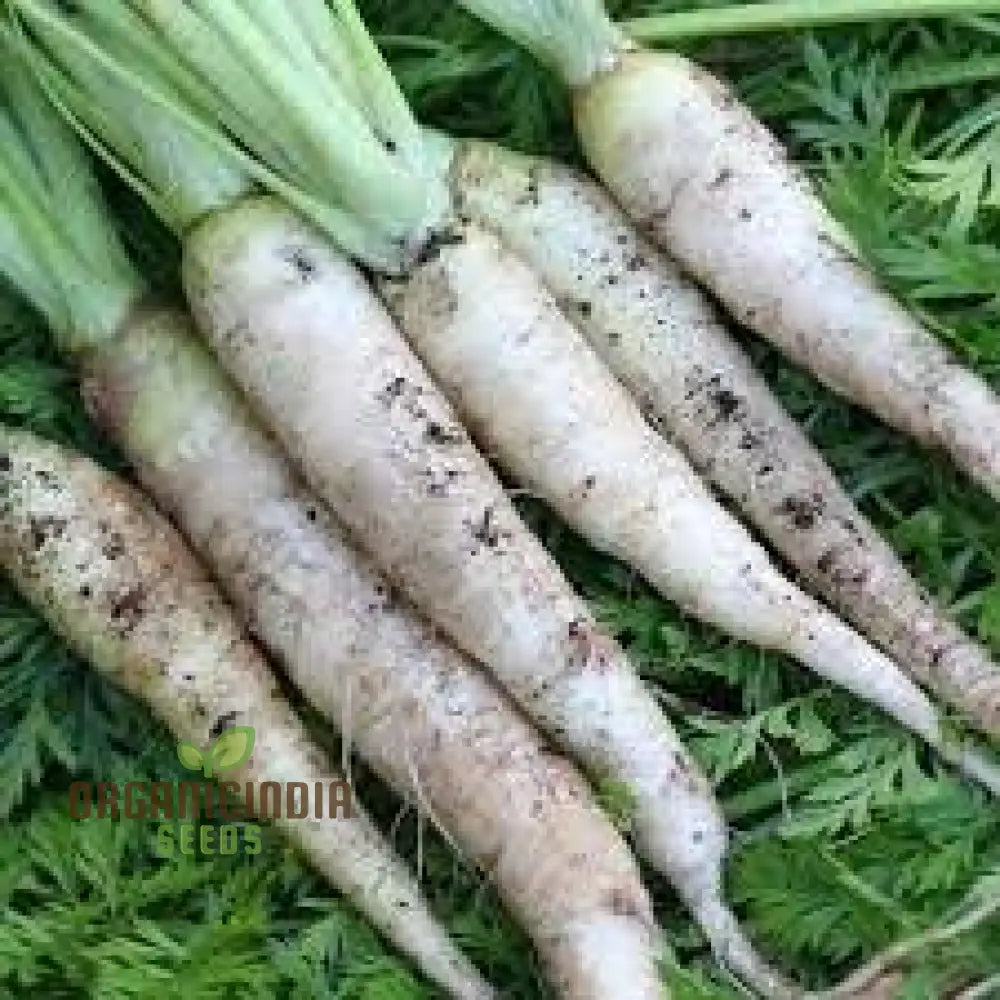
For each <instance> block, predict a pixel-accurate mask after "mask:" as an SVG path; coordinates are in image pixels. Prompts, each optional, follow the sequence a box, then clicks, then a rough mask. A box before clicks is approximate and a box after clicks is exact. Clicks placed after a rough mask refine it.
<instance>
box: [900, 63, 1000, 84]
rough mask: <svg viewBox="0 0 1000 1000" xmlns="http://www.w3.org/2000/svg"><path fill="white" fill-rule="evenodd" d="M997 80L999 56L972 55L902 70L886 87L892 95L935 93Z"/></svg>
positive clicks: (999, 66)
mask: <svg viewBox="0 0 1000 1000" xmlns="http://www.w3.org/2000/svg"><path fill="white" fill-rule="evenodd" d="M997 77H1000V56H976V57H975V58H972V59H959V60H956V61H955V62H942V63H941V64H940V65H938V66H933V65H931V66H927V67H923V68H914V69H903V70H900V71H899V72H897V73H896V74H894V75H893V77H892V79H891V83H890V86H891V88H892V90H893V91H894V92H898V93H906V92H913V91H917V90H938V89H940V88H945V87H963V86H968V85H970V84H974V83H982V82H983V81H984V80H995V79H996V78H997Z"/></svg>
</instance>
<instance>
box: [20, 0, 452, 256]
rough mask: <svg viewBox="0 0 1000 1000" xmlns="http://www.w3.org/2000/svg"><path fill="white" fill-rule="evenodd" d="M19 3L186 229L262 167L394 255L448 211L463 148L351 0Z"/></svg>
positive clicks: (351, 243)
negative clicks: (456, 148) (453, 159)
mask: <svg viewBox="0 0 1000 1000" xmlns="http://www.w3.org/2000/svg"><path fill="white" fill-rule="evenodd" d="M11 3H12V5H13V8H14V10H15V12H16V14H17V17H18V21H19V23H20V24H21V25H22V27H23V29H24V34H25V36H26V37H27V38H28V39H29V40H30V42H31V45H30V47H29V48H30V51H31V53H32V60H33V62H34V64H35V65H36V67H37V70H38V73H39V76H40V78H41V79H42V80H43V82H44V83H45V86H46V88H47V89H48V90H49V92H50V94H52V95H54V97H55V99H56V100H57V101H58V102H59V103H60V105H61V106H62V107H63V108H64V110H65V111H66V112H67V114H69V115H70V116H71V118H72V119H73V120H74V121H75V122H76V123H77V125H78V126H79V127H80V128H81V129H82V130H83V131H84V132H86V133H87V134H89V135H90V136H91V138H92V139H93V140H94V141H95V143H97V144H99V145H100V146H101V148H103V149H104V150H105V151H106V152H107V153H108V154H109V155H110V156H111V157H112V158H113V159H114V161H115V162H116V163H117V165H118V166H119V169H120V170H122V172H123V173H124V174H125V175H126V176H127V178H128V179H129V180H130V181H131V182H132V183H133V184H134V185H135V186H136V187H137V188H138V189H139V190H140V191H141V193H143V195H144V196H145V197H146V198H147V200H149V202H150V204H151V205H152V206H153V207H154V209H155V210H157V211H158V212H159V214H160V215H161V216H162V217H163V218H164V219H165V221H166V222H167V223H168V225H170V226H172V228H174V229H175V231H178V232H180V233H183V232H184V231H185V230H186V229H187V228H188V227H189V226H190V225H191V224H192V223H193V222H194V221H196V219H197V218H198V217H199V215H203V214H205V213H206V212H208V211H211V210H213V209H214V208H217V207H220V206H221V205H222V204H225V203H226V202H227V201H228V200H232V198H234V197H238V196H239V195H240V194H241V193H242V192H243V191H244V190H245V189H246V188H247V186H248V183H249V182H250V181H251V180H252V181H255V182H259V183H261V184H263V185H265V186H267V187H268V188H270V189H271V190H273V191H275V192H276V193H277V194H279V195H281V196H282V197H284V198H285V199H286V200H287V201H289V202H290V203H291V204H292V205H293V206H294V207H296V208H298V209H299V210H300V211H302V212H303V213H304V214H306V215H307V216H309V217H310V218H311V219H313V221H315V222H317V223H318V224H319V225H320V226H321V227H322V228H324V229H325V230H326V231H327V232H328V233H329V234H330V235H331V236H332V237H333V239H334V240H335V241H336V242H337V243H339V244H340V246H341V247H342V248H343V249H345V250H346V251H347V252H349V253H351V254H353V255H354V256H357V257H360V258H361V259H363V260H364V261H365V262H367V263H369V264H372V265H373V266H376V267H380V268H383V269H389V270H391V269H394V268H396V267H399V266H403V265H404V264H405V261H406V260H407V258H408V256H409V255H411V254H412V253H414V252H415V251H416V250H417V249H419V247H421V246H422V245H423V243H424V242H425V241H426V239H427V237H428V236H429V235H430V233H431V232H432V231H433V230H434V229H435V228H436V227H437V226H438V225H440V224H441V223H442V222H443V220H444V219H445V218H446V216H447V212H448V207H449V196H448V186H447V183H446V173H447V162H448V159H447V158H448V152H447V149H446V147H445V146H444V145H443V144H442V142H441V141H440V140H437V139H434V138H433V137H432V136H430V135H429V134H428V133H426V132H424V131H423V130H422V129H421V128H420V127H419V126H418V124H417V122H416V121H415V119H414V118H413V115H412V114H411V112H410V109H409V107H408V105H407V103H406V101H405V99H404V97H403V95H402V94H401V92H400V91H399V89H398V87H397V85H396V82H395V80H394V79H393V77H392V75H391V74H390V72H389V70H388V69H387V67H386V66H385V64H384V63H383V61H382V58H381V55H380V54H379V52H378V49H377V48H376V46H375V45H374V43H373V42H372V40H371V39H370V37H369V36H368V34H367V32H366V30H365V28H364V25H363V24H362V22H361V19H360V17H359V15H358V13H357V11H356V10H355V8H354V7H353V5H352V4H351V3H350V2H349V0H331V4H330V6H327V4H326V3H325V2H324V0H294V2H284V0H254V2H252V3H246V2H244V0H79V2H77V3H75V4H74V5H73V10H72V11H71V12H67V11H66V10H65V9H64V7H63V6H62V5H60V4H58V2H57V0H11Z"/></svg>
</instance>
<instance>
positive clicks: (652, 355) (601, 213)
mask: <svg viewBox="0 0 1000 1000" xmlns="http://www.w3.org/2000/svg"><path fill="white" fill-rule="evenodd" d="M452 178H453V187H454V190H455V194H456V200H457V203H458V205H459V207H460V210H461V211H464V212H467V213H468V214H469V215H471V216H474V217H476V218H477V219H478V220H479V221H481V222H482V223H483V224H485V225H487V226H489V227H491V228H493V229H494V230H495V231H496V232H497V233H498V234H499V235H500V236H501V238H502V239H503V240H504V242H505V243H506V244H507V245H509V246H510V247H511V248H512V249H514V250H515V251H516V252H517V253H518V254H519V255H520V256H521V257H522V258H523V259H524V260H525V261H526V262H527V263H528V264H530V265H531V267H532V268H533V269H534V270H535V271H536V273H538V274H539V275H540V276H541V277H542V278H543V279H544V281H545V282H546V284H547V285H548V286H549V288H550V289H551V290H552V292H553V293H554V294H555V296H556V297H557V300H558V302H559V306H560V308H561V309H562V311H563V312H564V313H565V314H566V315H567V316H569V317H570V318H571V319H572V320H573V323H574V324H575V325H576V326H577V327H578V329H580V330H581V331H582V332H583V333H584V334H585V335H586V337H587V339H588V342H589V343H590V345H591V346H592V347H593V349H594V350H595V351H596V352H597V353H598V354H599V355H600V357H601V358H602V360H603V361H604V362H605V363H606V364H607V365H608V366H609V367H610V368H611V370H612V371H613V372H614V373H615V374H616V375H617V376H618V377H619V378H620V379H621V380H622V382H623V383H624V384H625V386H626V387H627V388H628V389H629V391H630V392H631V394H632V395H633V397H634V398H635V399H636V401H637V402H638V403H639V405H640V407H641V409H642V411H643V413H644V415H645V416H646V417H647V419H648V420H649V421H650V422H651V423H652V424H653V426H654V427H656V428H657V429H659V430H660V431H661V432H662V433H663V434H664V435H665V436H667V437H668V438H669V439H671V440H673V441H676V443H677V444H678V445H680V447H681V448H683V450H684V451H685V453H686V454H687V456H688V457H689V458H690V460H691V462H692V464H693V465H694V466H695V468H696V469H697V470H698V471H699V472H700V473H701V474H702V475H703V476H704V477H705V478H706V479H708V480H710V481H711V482H712V483H714V484H715V485H716V486H717V487H719V489H721V490H722V491H723V492H724V493H725V494H726V495H727V496H729V497H730V498H731V499H732V500H734V501H735V502H736V503H737V504H738V505H739V507H740V508H741V509H742V511H743V512H744V513H745V514H746V516H747V517H748V519H749V520H750V521H751V522H752V523H753V524H754V525H756V527H757V528H758V529H759V530H760V531H761V532H762V533H763V534H764V535H765V536H766V537H767V539H768V540H769V541H770V542H771V544H772V545H774V547H775V548H776V549H777V550H778V551H780V552H781V553H782V554H783V555H784V556H785V558H786V559H788V560H789V562H790V563H792V564H793V565H794V566H795V567H796V569H797V570H798V571H799V573H800V574H801V575H802V577H803V579H804V580H806V581H807V582H808V583H809V584H810V585H811V586H812V588H813V589H814V590H815V591H816V592H817V593H819V594H820V595H821V596H822V597H824V598H825V599H827V600H829V601H831V603H833V604H834V605H835V606H836V607H837V608H838V609H839V610H840V611H841V612H842V613H843V614H845V615H846V616H847V617H848V618H849V619H850V620H851V621H852V622H853V623H854V624H855V625H856V626H857V627H858V628H859V629H861V630H862V631H863V632H864V633H865V634H866V635H867V636H868V637H869V638H870V639H871V640H872V641H874V642H876V643H878V644H879V645H880V646H881V647H882V648H883V649H884V650H885V651H886V652H888V653H889V654H890V655H891V656H892V657H893V658H894V659H895V660H896V662H897V663H899V665H900V666H902V667H903V668H904V669H906V670H907V671H908V672H909V673H910V674H911V676H913V677H914V679H916V680H918V681H920V682H921V683H923V684H926V685H927V686H928V687H929V688H930V689H931V690H933V691H934V692H935V693H937V694H938V695H940V696H941V697H943V698H945V699H946V700H947V701H948V703H949V704H951V705H953V706H954V707H956V708H958V709H959V710H961V711H962V712H963V713H964V714H965V715H966V717H967V718H969V719H970V720H971V721H973V722H974V723H976V724H977V725H978V726H979V727H980V728H981V729H982V730H983V731H984V732H986V733H989V734H992V735H1000V671H998V670H997V668H996V665H995V664H994V662H993V660H992V658H991V656H990V654H989V652H988V651H987V650H986V649H985V648H984V647H983V646H982V645H981V644H980V643H977V642H975V641H973V640H972V639H971V638H969V637H968V636H967V635H965V634H964V633H963V632H962V630H961V629H960V628H959V626H958V625H957V624H956V623H955V622H954V621H953V620H951V619H950V618H949V617H948V616H947V614H946V613H945V612H944V611H943V610H942V609H940V608H938V607H937V606H935V604H934V602H933V601H932V600H931V598H930V597H929V596H928V595H927V594H926V593H925V592H924V591H923V590H922V588H920V586H919V585H918V584H917V583H916V581H915V580H914V579H913V578H912V577H911V576H910V574H909V573H908V572H907V570H906V568H905V566H903V564H902V562H901V561H900V560H899V558H898V556H897V555H896V554H895V553H894V552H893V550H892V548H891V547H890V546H889V545H888V544H887V543H886V542H885V540H884V539H883V538H882V537H881V536H880V535H879V533H878V532H877V531H876V530H875V528H874V527H873V526H872V525H871V524H870V523H869V522H868V521H867V519H866V518H865V517H864V515H863V514H862V513H861V512H860V511H859V510H858V509H857V507H856V505H855V504H854V503H853V502H852V500H851V499H850V497H849V496H848V495H847V493H846V492H845V490H844V489H843V488H842V486H841V485H840V483H839V482H838V480H837V478H836V476H835V475H834V473H833V471H832V470H831V469H830V468H829V466H828V465H827V464H826V462H825V460H824V459H823V457H822V455H821V454H820V453H819V451H818V450H817V449H816V448H815V447H814V446H813V445H812V443H811V442H810V441H809V440H808V438H807V437H806V436H805V434H804V433H803V432H802V430H801V428H800V427H799V426H798V425H797V424H796V423H795V421H794V420H793V419H792V418H791V417H790V416H789V415H788V414H787V412H786V411H785V410H784V408H783V407H782V406H781V404H780V402H779V401H778V400H777V398H776V397H775V396H774V394H773V393H772V392H771V390H770V388H769V387H768V385H767V383H766V382H765V380H764V379H763V378H762V377H761V376H760V374H759V373H757V371H756V370H755V369H754V368H753V365H752V363H751V361H750V359H749V358H748V357H747V356H746V354H745V352H744V351H743V349H742V348H741V347H740V346H739V344H738V343H737V342H736V341H735V340H734V339H733V337H732V336H731V335H730V334H729V332H728V331H727V330H726V329H725V328H724V326H723V325H722V322H721V321H720V318H719V316H718V314H717V313H716V311H715V309H714V307H713V306H712V305H711V304H710V303H709V302H708V300H707V299H706V298H705V296H704V294H703V293H702V292H701V290H700V289H698V288H697V287H696V286H695V285H694V284H692V283H691V282H690V281H689V280H688V279H687V278H686V277H684V276H683V275H682V274H681V272H680V270H679V268H678V267H677V265H676V264H675V263H674V262H673V261H672V260H670V259H669V258H668V257H666V256H665V255H664V254H663V253H662V251H660V250H659V249H658V248H656V247H655V246H653V245H652V243H651V242H650V241H649V240H648V239H646V238H645V237H643V236H642V235H641V234H640V233H639V232H638V230H637V229H636V228H635V226H634V225H633V224H632V223H631V221H630V220H629V218H628V217H627V216H626V215H625V214H624V212H623V211H622V210H621V209H620V208H619V207H618V206H617V205H616V204H615V203H614V202H613V200H612V199H611V197H610V196H609V195H608V194H607V193H606V192H605V191H604V189H603V188H601V187H600V186H599V185H597V184H596V183H594V182H592V181H591V180H589V179H588V178H587V177H584V176H583V175H581V174H579V173H578V172H576V171H574V170H572V169H571V168H569V167H566V166H564V165H562V164H558V163H555V162H553V161H550V160H545V159H541V158H535V157H528V156H523V155H521V154H517V153H513V152H510V151H508V150H505V149H503V148H501V147H499V146H497V145H495V144H492V143H484V142H460V143H457V144H456V154H455V160H454V166H453V170H452Z"/></svg>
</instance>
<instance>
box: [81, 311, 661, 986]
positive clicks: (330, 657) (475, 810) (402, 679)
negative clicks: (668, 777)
mask: <svg viewBox="0 0 1000 1000" xmlns="http://www.w3.org/2000/svg"><path fill="white" fill-rule="evenodd" d="M87 367H88V370H89V375H88V377H87V379H86V382H85V391H86V395H87V397H88V399H89V403H90V408H91V410H92V411H93V412H95V413H96V415H97V416H98V418H99V419H100V421H101V423H102V424H103V425H104V426H105V427H107V428H108V429H109V430H110V431H111V432H112V433H113V434H114V435H115V436H116V437H117V439H118V440H119V441H120V442H121V443H122V445H123V446H124V447H125V449H126V451H127V453H128V455H129V456H130V458H131V460H132V461H133V463H134V464H135V465H136V468H137V471H138V474H139V476H140V478H141V479H142V480H143V482H144V483H145V484H146V486H147V487H148V488H149V489H150V491H151V492H152V493H153V495H155V496H156V497H157V498H158V499H159V502H160V503H161V504H162V505H163V506H164V507H165V508H166V509H167V510H169V511H170V513H171V514H172V515H173V516H174V517H175V518H176V520H177V521H178V523H179V524H180V525H181V527H182V529H183V530H184V532H185V534H186V535H187V536H188V537H189V538H190V539H191V540H192V542H193V544H194V545H195V546H196V548H197V549H198V550H199V551H200V552H201V553H202V554H203V555H204V557H205V558H206V561H207V562H208V563H209V565H210V566H211V567H212V569H213V571H214V573H215V575H216V577H217V578H218V579H220V580H221V581H223V584H224V586H225V587H226V589H227V591H228V593H229V595H230V597H231V599H232V600H233V601H234V603H235V604H236V606H237V608H238V609H239V610H240V612H241V614H242V615H243V617H244V618H245V619H246V620H247V621H248V622H249V623H250V627H251V630H252V632H253V633H254V634H255V635H257V636H259V637H260V639H261V640H262V641H263V642H264V644H265V645H266V646H267V647H268V648H269V649H270V650H271V652H272V653H273V654H274V655H275V656H277V657H278V658H279V659H280V660H281V661H282V662H283V664H284V665H285V666H286V668H287V670H288V673H289V675H290V676H291V677H292V679H293V680H294V681H295V683H296V684H297V685H298V686H299V687H300V689H301V690H302V691H303V693H304V694H305V695H306V696H307V698H308V699H309V700H310V701H311V702H312V703H313V704H314V705H315V706H316V707H317V708H319V709H320V710H321V711H323V712H324V713H326V714H327V715H328V716H330V718H331V719H333V721H334V722H335V723H336V724H337V725H338V727H339V728H340V730H341V732H342V733H344V735H345V737H346V738H347V739H348V740H349V741H350V742H352V743H353V744H354V745H355V746H356V747H357V749H358V751H359V752H360V753H361V755H362V756H363V757H364V758H365V759H367V760H368V761H369V763H370V764H371V765H372V766H373V767H374V768H375V769H376V771H378V772H379V773H380V774H381V775H382V776H383V777H384V778H385V779H386V780H387V781H388V782H389V783H390V784H391V785H393V786H394V787H395V788H396V789H397V790H398V791H399V792H400V793H401V794H402V795H403V796H404V797H406V798H407V799H409V800H410V801H413V802H415V803H417V804H418V805H419V806H421V807H426V809H427V810H428V813H429V814H430V816H431V818H432V819H433V821H435V822H436V823H439V824H440V825H441V826H442V827H443V829H444V832H445V833H446V835H447V836H448V837H449V838H451V839H452V840H453V841H454V842H456V843H457V844H458V846H459V848H460V849H461V850H463V851H464V852H465V853H466V855H468V856H469V857H470V858H472V859H473V860H474V861H475V862H476V863H477V864H478V865H479V866H480V868H481V869H482V870H483V871H484V872H485V873H486V874H487V875H488V876H490V877H491V878H492V879H494V880H495V882H496V885H497V888H498V891H499V892H500V894H501V896H502V897H503V899H504V900H505V902H506V903H507V904H508V906H509V907H510V909H511V911H512V912H513V913H514V915H515V916H516V917H517V918H519V919H520V921H521V923H522V925H523V926H525V928H526V929H527V930H528V931H529V933H531V935H532V937H533V939H534V940H535V942H536V945H537V947H538V950H539V953H540V955H541V957H542V959H543V961H544V962H545V963H546V968H547V971H548V974H549V979H550V981H551V982H552V983H553V985H554V986H555V987H556V989H557V995H558V996H560V997H564V998H566V1000H598V998H602V997H607V996H610V995H615V996H618V997H630V998H636V1000H647V998H649V1000H652V998H659V997H661V996H662V988H661V986H660V982H659V976H658V974H657V970H656V964H655V958H656V951H655V943H656V930H655V924H654V921H653V917H652V909H651V904H650V902H649V900H648V897H647V896H646V893H645V891H644V889H643V887H642V885H641V882H640V878H639V873H638V871H637V869H636V866H635V863H634V861H633V859H632V857H631V855H630V853H629V852H628V849H627V847H626V845H625V844H624V842H623V841H622V839H621V838H620V836H619V835H618V834H617V832H616V831H615V830H614V828H613V827H612V826H611V825H610V824H609V822H608V821H607V819H606V817H605V816H604V815H603V814H602V813H601V812H600V810H599V809H598V807H597V806H596V804H595V803H594V801H593V799H592V796H591V794H590V791H589V789H588V787H587V785H586V782H585V781H584V779H583V778H582V776H581V775H580V774H579V773H578V772H577V771H576V770H575V769H573V768H572V767H570V766H569V765H568V764H567V763H566V762H565V761H563V760H562V759H560V758H558V757H556V756H554V755H553V754H551V753H550V752H547V751H546V750H545V749H543V747H542V746H541V745H540V742H539V738H538V736H537V734H536V733H535V731H534V730H533V729H531V728H530V727H529V725H528V724H527V723H526V722H525V721H524V719H523V718H522V717H521V716H520V715H519V714H518V713H517V712H516V710H515V709H514V707H513V706H512V705H511V703H510V702H509V701H507V700H506V698H504V697H502V696H501V695H500V694H499V693H498V691H497V690H496V689H495V688H494V687H493V686H492V685H491V684H490V683H489V681H488V680H487V678H486V677H485V676H484V675H483V674H482V673H481V672H479V671H478V670H477V669H476V667H475V666H474V665H473V664H471V663H470V662H469V661H468V660H467V659H465V658H464V657H463V656H462V655H461V654H459V653H458V652H457V651H455V650H454V649H453V648H452V647H450V646H448V645H446V644H444V643H443V642H442V641H441V640H440V639H439V638H438V637H437V636H436V635H435V634H434V630H433V629H432V628H431V626H429V625H427V624H426V623H424V622H423V621H422V620H421V619H420V618H418V617H417V616H416V615H415V614H414V613H412V612H411V611H410V610H409V609H408V608H406V607H405V606H404V605H400V604H399V602H398V601H397V599H396V598H395V597H394V595H392V594H391V593H390V591H389V588H388V586H387V585H386V584H385V582H384V581H383V580H382V579H380V578H379V577H378V576H377V575H376V573H375V572H374V570H373V569H372V568H371V567H370V566H369V565H368V564H367V562H366V561H365V560H364V559H362V558H361V557H360V556H359V555H358V554H357V553H356V552H355V551H354V550H353V549H352V547H351V546H350V544H349V542H348V540H347V538H346V536H345V534H344V531H343V529H342V528H341V527H340V526H339V525H338V524H337V523H336V522H334V521H333V520H332V518H331V517H330V516H329V514H328V512H327V511H326V509H325V508H324V507H323V506H322V505H321V504H319V503H318V502H317V501H316V500H315V499H314V498H312V497H310V496H309V494H308V493H307V492H306V491H305V489H304V488H303V487H302V486H301V485H300V484H299V482H298V481H297V480H296V478H295V477H294V475H293V474H292V472H291V470H290V469H289V467H288V465H287V463H286V461H285V459H284V456H283V455H282V454H281V453H280V451H279V450H278V449H277V445H276V443H275V442H274V441H273V440H271V439H270V438H268V437H267V436H266V435H265V433H264V432H263V431H262V430H261V429H260V428H259V426H258V425H257V423H256V421H255V420H254V419H253V418H252V416H251V415H250V413H249V412H248V411H247V409H246V407H245V404H244V403H243V401H242V399H241V397H240V396H239V395H238V394H237V393H236V391H235V389H234V388H233V387H232V385H231V383H230V382H229V381H228V379H226V378H225V377H224V375H223V374H222V372H221V371H220V370H219V368H218V366H217V365H216V364H215V362H214V359H212V357H211V356H210V355H209V354H208V352H207V351H206V350H205V349H204V348H203V347H202V346H201V345H200V344H198V343H197V342H196V341H195V340H194V339H193V337H192V334H191V331H190V329H189V328H188V327H187V325H186V321H185V319H184V318H183V317H181V316H179V315H177V314H175V313H171V312H162V311H158V312H150V313H146V314H138V315H136V316H135V317H134V318H133V320H132V322H131V323H130V324H129V325H128V327H127V328H126V329H125V330H123V332H122V335H121V336H120V338H119V339H118V340H117V341H114V342H110V343H109V344H108V345H107V346H106V347H105V348H104V349H103V350H101V351H100V352H99V353H95V354H94V355H93V356H92V357H91V358H90V360H89V363H88V366H87ZM609 937H611V938H613V939H614V940H615V941H616V943H617V947H618V950H617V952H616V953H615V955H616V963H617V964H616V963H611V962H609V961H607V951H606V949H605V948H595V947H594V942H595V941H600V940H605V941H606V940H607V939H608V938H609ZM612 966H613V968H612ZM612 972H613V973H615V974H616V975H619V976H620V978H619V979H617V980H612V979H611V978H609V977H610V976H611V974H612ZM482 989H483V990H485V987H482ZM464 995H472V994H471V993H467V994H464ZM482 995H484V996H485V995H486V994H485V993H483V994H482Z"/></svg>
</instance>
